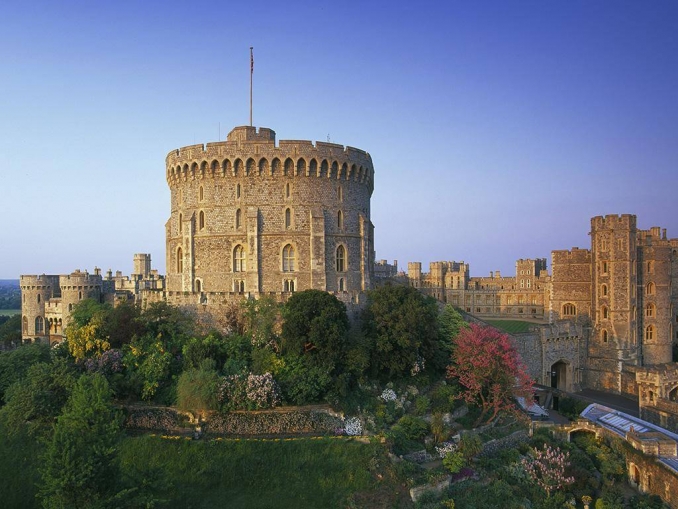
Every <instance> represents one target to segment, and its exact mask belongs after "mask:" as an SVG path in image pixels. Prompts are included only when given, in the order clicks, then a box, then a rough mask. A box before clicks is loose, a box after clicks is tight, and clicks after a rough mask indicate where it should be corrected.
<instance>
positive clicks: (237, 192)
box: [235, 184, 240, 199]
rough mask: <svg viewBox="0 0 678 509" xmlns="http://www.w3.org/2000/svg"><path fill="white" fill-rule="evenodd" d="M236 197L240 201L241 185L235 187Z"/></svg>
mask: <svg viewBox="0 0 678 509" xmlns="http://www.w3.org/2000/svg"><path fill="white" fill-rule="evenodd" d="M235 197H236V198H238V199H239V198H240V184H237V185H236V186H235Z"/></svg>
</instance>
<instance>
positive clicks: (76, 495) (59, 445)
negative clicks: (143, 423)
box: [39, 374, 122, 508]
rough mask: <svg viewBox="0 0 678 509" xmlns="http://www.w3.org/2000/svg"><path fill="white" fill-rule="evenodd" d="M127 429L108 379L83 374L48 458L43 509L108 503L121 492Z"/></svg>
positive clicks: (61, 418) (43, 487)
mask: <svg viewBox="0 0 678 509" xmlns="http://www.w3.org/2000/svg"><path fill="white" fill-rule="evenodd" d="M121 433H122V431H121V416H120V414H119V412H118V411H116V410H115V409H114V407H113V406H112V405H111V390H110V388H109V386H108V382H107V381H106V379H105V378H104V377H103V376H102V375H99V374H95V375H83V376H81V377H80V379H79V380H78V382H77V383H76V385H75V387H74V389H73V393H72V394H71V397H70V398H69V400H68V402H67V403H66V407H65V408H64V412H63V414H62V415H61V416H59V418H58V420H57V423H56V426H55V428H54V435H53V437H52V440H51V441H50V442H49V444H48V446H47V449H46V451H45V454H44V456H43V467H42V469H41V475H42V486H41V490H40V494H39V497H40V498H41V499H42V505H43V507H45V508H82V507H102V506H104V505H105V503H106V501H107V500H110V499H111V498H112V497H113V496H114V495H115V488H116V481H117V478H118V475H117V474H118V472H117V468H116V463H115V452H116V446H117V444H118V441H119V439H120V438H121Z"/></svg>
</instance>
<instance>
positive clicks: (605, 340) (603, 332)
mask: <svg viewBox="0 0 678 509" xmlns="http://www.w3.org/2000/svg"><path fill="white" fill-rule="evenodd" d="M600 337H601V339H602V340H603V343H607V331H606V330H605V329H603V331H602V332H601V333H600Z"/></svg>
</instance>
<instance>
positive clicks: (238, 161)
mask: <svg viewBox="0 0 678 509" xmlns="http://www.w3.org/2000/svg"><path fill="white" fill-rule="evenodd" d="M165 163H166V170H167V173H166V176H167V183H168V184H169V186H170V187H174V186H177V185H180V183H181V182H185V181H187V180H194V179H206V178H213V179H215V178H222V179H224V178H238V177H252V178H254V177H262V178H264V177H269V178H270V177H317V178H327V179H335V180H339V181H342V180H343V181H354V182H359V183H361V184H364V185H366V186H367V187H368V189H369V192H370V194H371V193H372V191H373V189H374V166H373V165H372V158H371V157H370V154H369V153H367V152H365V151H364V150H360V149H357V148H354V147H348V146H346V147H345V146H343V145H338V144H335V143H328V142H321V141H316V142H315V143H313V142H311V141H307V140H281V141H280V142H279V144H278V145H277V146H276V142H275V132H274V131H273V130H271V129H268V128H264V127H262V128H259V131H258V132H257V131H256V128H254V127H249V126H245V127H236V128H235V129H233V130H232V131H231V132H230V133H229V135H228V139H227V140H226V141H221V142H216V143H208V144H207V145H203V144H198V145H189V146H186V147H182V148H179V149H176V150H173V151H171V152H170V153H169V154H167V157H166V159H165Z"/></svg>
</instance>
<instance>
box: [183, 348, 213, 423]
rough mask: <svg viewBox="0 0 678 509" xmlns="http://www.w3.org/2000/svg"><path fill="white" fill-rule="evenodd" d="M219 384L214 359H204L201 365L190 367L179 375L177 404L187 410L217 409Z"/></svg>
mask: <svg viewBox="0 0 678 509" xmlns="http://www.w3.org/2000/svg"><path fill="white" fill-rule="evenodd" d="M218 384H219V375H218V374H217V371H216V369H214V360H212V359H205V360H203V362H202V364H201V365H200V366H199V367H197V368H193V369H188V370H186V371H184V372H183V373H182V374H181V375H180V376H179V382H178V383H177V406H178V407H179V409H180V410H185V411H196V412H204V411H205V410H216V409H217V407H218V401H217V389H218Z"/></svg>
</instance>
